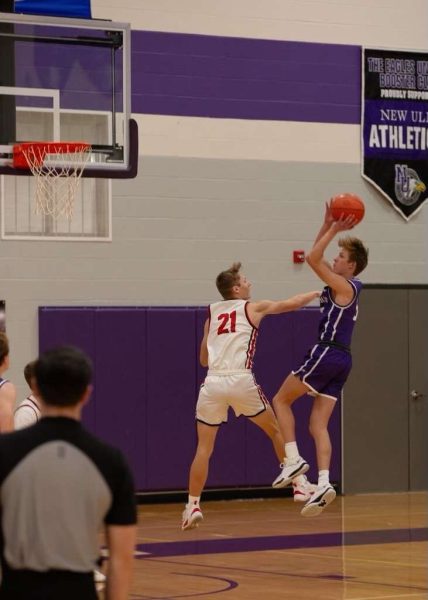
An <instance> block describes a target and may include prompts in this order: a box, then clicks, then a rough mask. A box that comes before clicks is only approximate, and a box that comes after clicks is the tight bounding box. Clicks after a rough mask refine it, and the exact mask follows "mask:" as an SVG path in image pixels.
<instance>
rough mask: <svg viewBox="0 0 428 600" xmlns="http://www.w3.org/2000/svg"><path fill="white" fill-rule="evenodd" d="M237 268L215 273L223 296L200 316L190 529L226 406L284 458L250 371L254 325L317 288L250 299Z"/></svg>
mask: <svg viewBox="0 0 428 600" xmlns="http://www.w3.org/2000/svg"><path fill="white" fill-rule="evenodd" d="M240 268H241V263H234V264H233V265H232V267H231V268H230V269H228V270H226V271H223V272H222V273H220V274H219V275H218V277H217V280H216V285H217V289H218V291H219V292H220V294H221V296H222V297H223V300H221V301H220V302H215V303H214V304H210V306H209V318H208V319H207V321H206V322H205V327H204V337H203V339H202V342H201V349H200V362H201V364H202V366H204V367H208V369H209V370H208V374H207V376H206V378H205V381H204V383H203V385H202V386H201V389H200V392H199V397H198V402H197V405H196V420H197V433H198V446H197V449H196V454H195V457H194V459H193V462H192V465H191V468H190V476H189V498H188V502H187V505H186V507H185V509H184V512H183V520H182V529H183V530H185V529H193V528H194V527H196V526H197V525H198V524H199V522H200V521H201V520H202V512H201V509H200V506H199V501H200V497H201V494H202V490H203V488H204V485H205V482H206V480H207V477H208V467H209V460H210V457H211V454H212V452H213V450H214V444H215V439H216V436H217V432H218V429H219V427H220V425H221V424H222V423H225V422H227V412H228V409H229V407H232V408H233V410H234V412H235V414H236V416H239V415H244V416H245V417H248V418H249V419H250V421H252V422H253V423H254V424H255V425H258V426H259V427H260V428H261V429H262V430H263V431H264V433H266V435H267V436H269V438H270V439H271V442H272V444H273V447H274V450H275V453H276V455H277V457H278V460H279V461H280V462H281V461H283V460H284V440H283V438H282V436H281V434H280V432H279V429H278V423H277V420H276V418H275V415H274V412H273V410H272V408H271V406H270V404H269V403H268V401H267V400H266V398H265V396H264V394H263V392H262V390H261V388H260V387H259V386H258V385H257V383H256V381H255V379H254V375H253V373H252V371H251V368H252V365H253V357H254V353H255V350H256V339H257V334H258V327H259V324H260V321H261V320H262V319H263V317H264V316H266V315H273V314H280V313H284V312H288V311H291V310H296V309H298V308H300V307H301V306H304V305H305V304H308V303H309V302H311V301H312V300H314V299H315V298H319V295H320V294H319V292H318V291H317V292H307V293H305V294H299V295H297V296H293V297H292V298H289V299H288V300H281V301H278V302H273V301H271V300H262V301H260V302H249V298H250V290H251V283H250V282H249V281H248V280H247V278H246V277H245V276H244V275H242V274H241V273H240ZM305 481H306V478H305V479H304V482H305ZM306 486H310V484H308V483H306ZM310 492H312V486H311V490H310ZM309 496H310V493H308V497H309Z"/></svg>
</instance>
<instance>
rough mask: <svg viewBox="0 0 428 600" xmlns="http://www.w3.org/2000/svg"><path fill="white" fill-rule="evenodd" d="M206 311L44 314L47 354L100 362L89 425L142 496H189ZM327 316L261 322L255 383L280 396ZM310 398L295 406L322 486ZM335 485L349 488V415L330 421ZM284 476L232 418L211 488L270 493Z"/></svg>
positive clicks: (268, 451) (251, 429) (260, 437)
mask: <svg viewBox="0 0 428 600" xmlns="http://www.w3.org/2000/svg"><path fill="white" fill-rule="evenodd" d="M206 317H207V310H206V308H205V307H204V308H202V307H158V308H148V307H135V308H134V307H117V308H112V307H84V308H76V307H71V308H67V307H64V308H62V307H61V308H57V307H41V308H40V309H39V335H40V341H39V346H40V350H44V349H46V348H48V347H52V346H54V345H57V344H60V343H71V344H74V345H76V346H79V347H81V348H82V349H83V350H85V351H86V352H87V353H88V354H89V356H91V358H92V360H93V361H94V366H95V380H94V383H95V387H94V393H93V397H92V401H91V403H90V404H89V406H88V407H87V408H86V409H85V411H84V422H85V424H86V425H87V426H88V428H89V429H90V430H92V431H93V432H94V433H96V434H97V435H99V436H100V437H101V438H103V439H105V440H106V441H108V442H110V443H113V444H115V445H117V446H119V447H120V448H121V449H122V451H123V452H124V453H125V455H126V456H127V458H128V460H129V462H130V464H131V467H132V469H133V472H134V476H135V480H136V484H137V488H138V489H139V490H141V491H161V490H177V489H182V490H185V489H187V481H188V472H189V467H190V464H191V461H192V459H193V455H194V451H195V448H196V427H195V424H194V415H195V405H196V400H197V395H198V391H199V386H200V384H201V382H202V381H203V378H204V376H205V372H206V370H205V369H203V368H202V367H201V366H200V365H199V362H198V358H199V346H200V341H201V339H202V333H203V326H204V322H205V319H206ZM318 320H319V311H318V310H317V309H312V308H307V309H302V310H300V311H296V312H293V313H287V314H284V315H277V316H272V317H267V318H266V319H265V320H264V321H263V322H262V324H261V327H260V332H259V337H258V342H257V352H256V359H255V368H254V372H255V376H256V379H257V382H258V383H259V384H260V385H261V386H262V388H263V390H264V392H265V394H266V396H267V398H268V399H269V400H271V399H272V397H273V395H274V394H275V392H276V391H277V390H278V388H279V386H280V385H281V383H282V381H283V380H284V378H285V377H286V376H287V375H288V374H289V372H290V370H291V369H292V368H293V367H295V366H296V365H298V364H299V362H300V361H301V359H302V358H303V356H304V354H305V352H306V351H307V349H308V348H309V347H310V346H311V344H312V343H313V342H314V341H315V340H316V335H317V325H318ZM310 408H311V399H310V398H309V397H308V396H305V397H304V398H302V399H299V400H298V401H297V402H296V403H295V405H294V412H295V416H296V422H297V440H298V444H299V448H300V451H301V454H302V455H303V456H304V457H305V458H306V459H307V460H308V461H309V462H310V464H311V471H310V476H311V478H312V479H314V480H315V479H316V475H317V473H316V466H315V465H316V461H315V450H314V445H313V442H312V438H311V437H310V436H309V433H308V417H309V411H310ZM330 433H331V437H332V443H333V460H332V465H331V479H332V481H334V482H340V476H341V471H340V464H341V462H340V461H341V457H340V453H341V445H340V442H341V425H340V409H339V408H338V409H336V410H335V412H334V413H333V417H332V419H331V424H330ZM277 473H278V460H277V458H276V456H275V454H274V451H273V448H272V445H271V442H270V440H269V439H268V438H267V437H266V436H265V434H263V432H261V431H260V430H259V429H258V428H257V427H256V426H255V425H254V424H253V423H250V422H247V421H246V420H245V419H244V418H242V417H240V418H238V419H236V417H235V416H234V414H233V412H232V411H230V413H229V421H228V424H227V425H225V426H223V427H221V428H220V431H219V433H218V436H217V444H216V448H215V451H214V454H213V457H212V459H211V465H210V474H209V478H208V481H207V487H211V488H221V487H251V486H266V485H267V486H269V485H270V484H271V482H272V480H273V479H274V477H275V476H276V475H277Z"/></svg>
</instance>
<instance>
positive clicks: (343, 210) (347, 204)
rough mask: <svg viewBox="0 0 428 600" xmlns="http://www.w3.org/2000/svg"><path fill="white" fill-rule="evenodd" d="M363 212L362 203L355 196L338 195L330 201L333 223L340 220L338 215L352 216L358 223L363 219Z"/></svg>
mask: <svg viewBox="0 0 428 600" xmlns="http://www.w3.org/2000/svg"><path fill="white" fill-rule="evenodd" d="M364 212H365V207H364V202H363V201H362V200H361V198H360V197H359V196H356V195H355V194H348V193H345V194H338V195H337V196H334V198H333V199H332V201H331V214H332V216H333V219H334V220H335V221H337V220H338V219H340V215H344V216H345V217H347V216H348V215H353V216H354V217H355V218H356V219H358V220H357V223H359V222H360V221H361V220H362V218H363V217H364Z"/></svg>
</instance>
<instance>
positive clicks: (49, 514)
mask: <svg viewBox="0 0 428 600" xmlns="http://www.w3.org/2000/svg"><path fill="white" fill-rule="evenodd" d="M91 378H92V367H91V363H90V361H89V359H88V357H87V356H86V355H85V354H84V353H83V352H82V351H80V350H79V349H77V348H74V347H71V346H62V347H58V348H55V349H52V350H49V351H47V352H45V353H44V354H42V355H41V356H40V357H39V358H38V360H37V361H36V363H35V365H34V387H35V393H36V395H37V397H38V398H39V400H40V404H41V408H42V415H43V416H42V419H41V420H40V421H39V422H38V423H37V424H36V425H34V426H33V427H29V428H25V429H22V430H20V431H16V432H13V433H7V434H4V435H2V436H0V517H1V528H0V560H1V568H2V581H1V584H0V600H22V599H23V598H25V599H26V600H57V599H58V598H61V600H76V598H78V599H79V600H96V598H97V593H96V590H95V584H94V578H93V570H94V568H95V567H96V564H97V561H98V559H99V544H98V536H99V532H100V530H102V528H103V527H105V532H106V540H107V548H108V553H109V562H108V570H107V582H106V595H105V597H106V600H125V599H126V598H128V594H129V588H130V580H131V571H132V562H133V550H134V545H135V535H136V520H137V519H136V503H135V491H134V484H133V480H132V475H131V473H130V470H129V467H128V465H127V463H126V461H125V459H124V457H123V455H122V453H121V452H120V451H119V450H117V449H115V448H113V447H111V446H109V445H107V444H105V443H104V442H102V441H101V440H99V439H98V438H96V437H95V436H93V435H92V434H90V433H89V432H88V431H86V430H85V429H84V427H83V426H82V425H81V423H80V415H81V411H82V408H83V406H84V405H85V404H86V403H87V401H88V399H89V396H90V394H91V391H92V386H91V384H90V382H91Z"/></svg>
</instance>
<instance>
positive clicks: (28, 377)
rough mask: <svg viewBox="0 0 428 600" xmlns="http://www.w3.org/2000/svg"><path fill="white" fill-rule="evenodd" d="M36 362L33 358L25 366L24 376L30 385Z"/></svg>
mask: <svg viewBox="0 0 428 600" xmlns="http://www.w3.org/2000/svg"><path fill="white" fill-rule="evenodd" d="M35 364H36V361H35V360H32V361H31V362H29V363H28V364H26V365H25V367H24V377H25V381H26V382H27V383H28V385H29V387H31V380H32V379H33V377H34V365H35Z"/></svg>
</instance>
